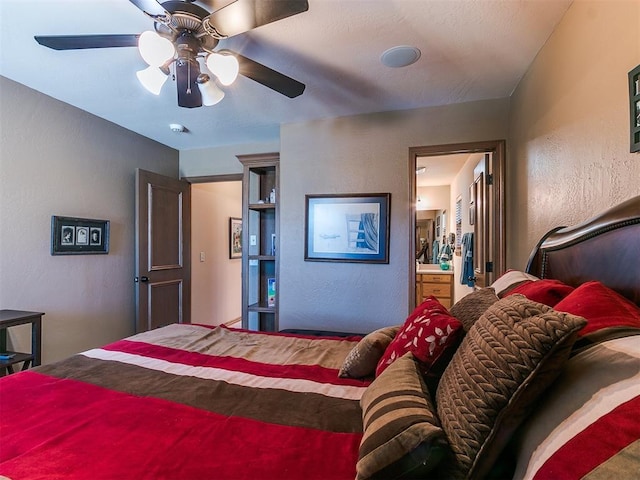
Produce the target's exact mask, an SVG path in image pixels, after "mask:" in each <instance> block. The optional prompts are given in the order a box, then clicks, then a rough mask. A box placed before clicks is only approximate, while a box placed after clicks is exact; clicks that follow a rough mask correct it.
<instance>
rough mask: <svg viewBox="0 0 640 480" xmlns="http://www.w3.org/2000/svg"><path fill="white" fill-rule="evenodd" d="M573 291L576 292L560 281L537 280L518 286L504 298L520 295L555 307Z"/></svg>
mask: <svg viewBox="0 0 640 480" xmlns="http://www.w3.org/2000/svg"><path fill="white" fill-rule="evenodd" d="M573 290H575V289H574V288H573V287H571V286H569V285H567V284H566V283H562V282H561V281H560V280H552V279H548V278H545V279H543V280H536V281H534V282H526V283H523V284H521V285H518V286H517V287H516V288H514V289H513V290H510V291H509V292H508V293H506V294H505V295H504V296H505V297H508V296H509V295H513V294H514V293H519V294H521V295H524V296H525V297H527V298H528V299H529V300H531V301H533V302H538V303H543V304H545V305H548V306H550V307H553V306H555V305H556V303H558V302H559V301H560V300H562V299H563V298H564V297H566V296H567V295H569V294H570V293H571V292H573Z"/></svg>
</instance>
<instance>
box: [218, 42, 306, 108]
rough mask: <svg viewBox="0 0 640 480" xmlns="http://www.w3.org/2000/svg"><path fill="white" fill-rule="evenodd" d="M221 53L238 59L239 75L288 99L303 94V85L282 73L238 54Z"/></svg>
mask: <svg viewBox="0 0 640 480" xmlns="http://www.w3.org/2000/svg"><path fill="white" fill-rule="evenodd" d="M222 51H223V52H224V51H226V52H229V53H231V54H232V55H234V56H235V57H236V58H237V59H238V63H239V64H240V71H239V73H240V75H244V76H245V77H247V78H250V79H251V80H253V81H254V82H258V83H261V84H262V85H264V86H265V87H268V88H270V89H271V90H275V91H276V92H278V93H281V94H282V95H285V96H287V97H289V98H295V97H297V96H299V95H302V92H304V89H305V84H304V83H300V82H299V81H297V80H294V79H293V78H291V77H287V76H286V75H284V74H283V73H280V72H276V71H275V70H273V69H271V68H269V67H267V66H265V65H262V64H261V63H258V62H255V61H253V60H251V59H250V58H247V57H243V56H242V55H240V54H238V53H235V52H231V51H230V50H222Z"/></svg>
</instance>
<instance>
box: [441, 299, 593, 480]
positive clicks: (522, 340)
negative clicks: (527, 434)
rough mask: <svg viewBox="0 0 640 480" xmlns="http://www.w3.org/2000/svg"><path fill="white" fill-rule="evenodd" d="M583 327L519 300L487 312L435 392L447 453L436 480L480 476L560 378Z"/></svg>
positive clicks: (582, 321) (574, 320)
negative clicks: (449, 452)
mask: <svg viewBox="0 0 640 480" xmlns="http://www.w3.org/2000/svg"><path fill="white" fill-rule="evenodd" d="M585 324H586V320H585V319H584V318H581V317H576V316H574V315H570V314H568V313H560V312H556V311H555V310H553V309H552V308H550V307H548V306H546V305H542V304H540V303H535V302H532V301H530V300H528V299H526V298H525V297H523V296H522V295H512V296H509V297H506V298H503V299H502V300H500V301H498V302H496V303H494V304H493V305H492V306H490V307H489V309H488V310H487V311H486V312H485V313H484V315H482V317H480V319H479V320H478V321H477V322H476V323H475V324H474V325H473V327H472V328H471V329H470V330H469V333H468V334H467V336H466V337H465V338H464V340H463V341H462V344H461V345H460V348H458V350H457V351H456V353H455V355H454V356H453V359H452V360H451V363H450V364H449V366H448V367H447V369H446V370H445V372H444V374H443V376H442V379H441V380H440V384H439V386H438V391H437V395H436V404H437V406H438V416H439V418H440V421H441V422H442V427H443V428H444V431H445V433H446V434H447V438H448V440H449V443H450V445H451V449H452V450H453V452H454V458H453V460H452V461H451V462H445V463H446V466H447V469H446V471H443V472H440V474H441V476H442V477H443V478H469V479H472V478H484V477H485V476H486V474H487V473H488V472H489V470H490V469H491V467H492V465H493V463H494V461H495V460H496V458H497V457H498V455H499V454H500V452H501V450H502V449H503V448H504V446H505V445H506V443H507V442H508V440H509V438H510V436H511V435H512V433H513V432H514V430H515V429H516V427H517V426H518V425H519V424H520V422H522V420H523V419H524V418H525V417H526V416H527V415H528V413H529V412H530V411H531V409H532V407H533V403H534V402H535V401H536V399H537V398H538V396H539V395H540V394H541V393H542V392H543V391H544V389H545V388H547V387H548V386H549V385H550V384H551V382H553V380H554V379H555V378H556V377H557V376H558V374H559V373H560V370H561V366H562V365H563V364H564V363H565V362H566V360H567V358H568V356H569V353H570V352H571V346H572V345H573V343H574V342H575V340H576V338H577V332H578V331H579V330H580V329H581V328H583V327H584V326H585ZM445 463H443V465H445Z"/></svg>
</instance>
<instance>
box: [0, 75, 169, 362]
mask: <svg viewBox="0 0 640 480" xmlns="http://www.w3.org/2000/svg"><path fill="white" fill-rule="evenodd" d="M0 90H1V92H2V102H1V103H0V135H1V137H0V219H1V221H0V308H2V309H17V310H35V311H42V312H45V313H46V315H45V317H44V319H43V321H44V325H43V330H44V339H43V360H44V361H45V362H50V361H53V360H57V359H60V358H63V357H66V356H68V355H70V354H72V353H76V352H78V351H81V350H85V349H87V348H92V347H96V346H99V345H103V344H105V343H108V342H111V341H114V340H116V339H120V338H123V337H125V336H127V335H130V334H132V333H133V331H134V319H135V305H134V283H133V275H134V245H133V243H134V178H135V169H136V168H137V167H139V168H143V169H146V170H151V171H155V172H158V173H161V174H164V175H168V176H172V177H177V175H178V152H177V151H176V150H173V149H170V148H168V147H165V146H162V145H160V144H158V143H156V142H153V141H151V140H149V139H147V138H144V137H141V136H139V135H137V134H134V133H132V132H130V131H128V130H125V129H123V128H121V127H118V126H116V125H114V124H112V123H110V122H107V121H105V120H102V119H100V118H98V117H95V116H93V115H90V114H88V113H86V112H83V111H81V110H78V109H76V108H74V107H71V106H69V105H67V104H64V103H62V102H59V101H57V100H53V99H52V98H50V97H47V96H45V95H42V94H40V93H38V92H35V91H34V90H31V89H28V88H27V87H24V86H22V85H19V84H17V83H15V82H13V81H11V80H8V79H6V78H4V77H0ZM51 215H63V216H74V217H85V218H99V219H106V220H110V221H111V249H110V253H109V254H108V255H77V256H51V255H50V254H49V251H50V219H51ZM10 338H11V341H12V342H13V343H14V345H15V346H16V347H18V348H21V349H22V348H29V341H30V338H29V331H28V327H26V328H22V327H20V329H17V328H16V329H12V333H11V335H10Z"/></svg>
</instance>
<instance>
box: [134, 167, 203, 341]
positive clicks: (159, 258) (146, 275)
mask: <svg viewBox="0 0 640 480" xmlns="http://www.w3.org/2000/svg"><path fill="white" fill-rule="evenodd" d="M135 275H136V276H135V281H136V331H138V332H143V331H146V330H151V329H154V328H158V327H162V326H164V325H169V324H171V323H189V321H190V310H191V308H190V303H191V190H190V185H189V183H188V182H185V181H182V180H177V179H175V178H170V177H165V176H163V175H159V174H157V173H153V172H147V171H145V170H139V169H138V170H136V274H135Z"/></svg>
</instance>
